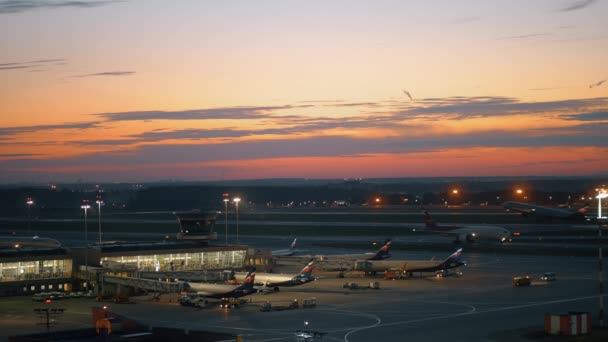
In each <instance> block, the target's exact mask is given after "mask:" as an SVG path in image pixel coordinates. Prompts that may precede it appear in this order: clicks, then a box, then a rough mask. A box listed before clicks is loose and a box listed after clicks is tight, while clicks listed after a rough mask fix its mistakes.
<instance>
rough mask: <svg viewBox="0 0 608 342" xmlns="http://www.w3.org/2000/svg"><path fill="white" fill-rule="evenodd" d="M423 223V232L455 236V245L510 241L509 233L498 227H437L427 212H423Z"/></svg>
mask: <svg viewBox="0 0 608 342" xmlns="http://www.w3.org/2000/svg"><path fill="white" fill-rule="evenodd" d="M424 223H425V226H424V231H425V232H433V233H440V234H444V235H452V236H455V237H456V240H455V241H454V242H455V243H460V242H463V241H467V242H475V241H477V240H498V241H500V242H501V243H502V242H506V241H511V232H510V231H508V230H507V229H505V228H502V227H498V226H439V225H437V223H435V221H433V219H432V218H431V215H430V214H429V212H428V210H425V211H424Z"/></svg>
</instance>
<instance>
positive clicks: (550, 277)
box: [540, 272, 557, 281]
mask: <svg viewBox="0 0 608 342" xmlns="http://www.w3.org/2000/svg"><path fill="white" fill-rule="evenodd" d="M540 279H542V280H544V281H555V280H557V279H556V278H555V272H546V273H543V275H542V276H541V277H540Z"/></svg>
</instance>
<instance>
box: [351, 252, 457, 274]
mask: <svg viewBox="0 0 608 342" xmlns="http://www.w3.org/2000/svg"><path fill="white" fill-rule="evenodd" d="M461 256H462V248H459V249H458V250H457V251H456V252H455V253H454V254H452V255H450V256H449V257H448V258H447V259H445V260H443V261H439V260H434V258H433V259H431V260H363V261H357V262H355V265H354V270H355V271H363V272H370V273H376V272H386V271H399V272H402V273H410V274H411V273H414V272H441V271H445V270H449V269H452V268H456V267H460V266H462V265H464V263H463V262H462V261H460V258H461Z"/></svg>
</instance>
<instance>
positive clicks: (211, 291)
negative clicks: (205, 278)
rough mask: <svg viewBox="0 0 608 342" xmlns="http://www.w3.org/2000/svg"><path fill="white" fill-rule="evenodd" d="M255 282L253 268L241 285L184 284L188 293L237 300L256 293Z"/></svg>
mask: <svg viewBox="0 0 608 342" xmlns="http://www.w3.org/2000/svg"><path fill="white" fill-rule="evenodd" d="M254 282H255V268H254V269H252V270H251V271H249V273H247V277H246V278H245V280H244V281H243V283H242V284H241V285H227V284H209V283H190V282H187V283H185V287H186V289H187V291H188V292H191V293H196V294H198V295H201V296H205V297H210V298H232V297H235V298H238V297H243V296H247V295H250V294H253V293H256V292H257V290H256V289H254V288H253V284H254Z"/></svg>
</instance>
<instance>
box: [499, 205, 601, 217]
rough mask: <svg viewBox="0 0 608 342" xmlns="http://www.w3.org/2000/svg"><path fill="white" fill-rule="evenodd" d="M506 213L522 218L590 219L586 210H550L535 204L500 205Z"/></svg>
mask: <svg viewBox="0 0 608 342" xmlns="http://www.w3.org/2000/svg"><path fill="white" fill-rule="evenodd" d="M502 206H503V207H504V208H505V209H506V210H507V211H516V212H519V213H521V214H522V216H524V217H528V216H535V217H540V218H545V219H559V220H572V221H589V220H590V217H587V216H586V215H585V213H586V212H587V209H586V208H572V209H563V208H550V207H543V206H541V205H536V204H528V203H521V202H512V201H508V202H505V203H503V204H502Z"/></svg>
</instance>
